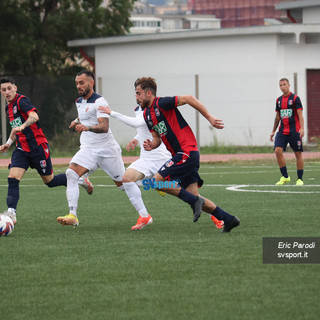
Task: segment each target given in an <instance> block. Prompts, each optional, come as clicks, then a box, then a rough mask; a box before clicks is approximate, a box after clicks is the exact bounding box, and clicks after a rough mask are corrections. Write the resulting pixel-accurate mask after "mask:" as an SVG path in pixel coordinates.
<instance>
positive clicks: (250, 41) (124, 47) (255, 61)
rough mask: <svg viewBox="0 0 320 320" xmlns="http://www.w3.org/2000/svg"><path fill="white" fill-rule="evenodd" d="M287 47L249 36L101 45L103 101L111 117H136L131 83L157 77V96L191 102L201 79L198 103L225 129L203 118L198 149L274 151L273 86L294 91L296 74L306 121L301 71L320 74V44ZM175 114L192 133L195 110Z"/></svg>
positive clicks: (271, 37) (267, 36)
mask: <svg viewBox="0 0 320 320" xmlns="http://www.w3.org/2000/svg"><path fill="white" fill-rule="evenodd" d="M294 36H295V35H294ZM294 36H293V38H294ZM301 37H303V36H301ZM289 38H291V36H289ZM284 39H285V38H283V37H280V35H279V34H277V33H274V34H273V33H257V34H254V33H253V34H250V35H248V34H234V35H232V34H229V35H228V36H215V37H210V36H208V37H201V38H188V37H186V38H179V39H166V38H161V39H160V40H158V41H144V42H138V41H135V42H132V41H131V42H124V43H116V42H115V43H112V44H108V45H98V46H96V47H95V56H96V76H97V78H101V79H102V93H103V95H105V97H106V98H107V100H108V102H109V103H110V106H111V109H112V108H114V109H115V110H117V111H119V112H121V113H125V114H127V115H130V114H132V115H133V108H134V107H135V105H136V103H135V96H134V87H133V83H134V81H135V80H136V79H137V78H138V77H142V76H152V77H154V78H155V79H156V80H157V83H158V96H170V95H185V94H192V95H195V75H196V74H198V75H199V85H200V86H199V98H200V100H201V101H202V102H203V103H204V104H205V106H206V107H207V108H208V110H209V111H210V112H211V113H212V114H213V115H215V116H216V117H218V118H221V119H222V120H223V121H224V123H225V129H223V130H217V129H213V128H210V126H209V123H208V122H207V120H205V119H204V118H203V117H202V116H201V117H200V144H201V145H210V144H213V143H218V144H220V145H230V144H232V145H270V146H271V145H272V143H271V142H270V141H269V136H270V132H271V130H272V126H273V120H274V116H275V111H274V109H275V99H276V98H277V97H278V96H280V95H281V91H280V89H279V88H278V80H279V79H280V78H281V77H287V78H289V80H290V81H291V83H292V86H291V88H292V90H293V88H294V85H293V79H294V78H293V75H294V73H297V79H298V82H297V89H298V94H299V95H300V97H301V99H302V103H303V105H304V107H305V110H304V112H305V115H306V111H307V105H306V69H308V68H314V69H320V59H319V56H320V44H319V43H316V44H305V43H304V41H303V39H302V40H301V41H300V40H299V39H298V40H299V41H300V42H299V41H298V43H293V42H292V41H291V43H289V44H285V43H284V42H286V41H284ZM289 42H290V41H289ZM180 110H181V111H182V113H183V115H184V116H185V117H186V119H187V121H188V122H189V124H190V125H191V127H192V129H193V130H194V132H195V125H196V124H195V111H194V109H192V108H191V107H189V106H182V107H180ZM111 127H112V131H113V132H114V135H115V136H116V139H117V140H118V141H119V143H120V144H122V145H124V144H125V143H126V142H128V141H129V139H131V138H132V137H133V135H134V133H135V130H133V129H130V128H128V127H126V126H125V125H122V124H120V123H119V122H117V120H112V121H111Z"/></svg>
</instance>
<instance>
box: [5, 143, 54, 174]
mask: <svg viewBox="0 0 320 320" xmlns="http://www.w3.org/2000/svg"><path fill="white" fill-rule="evenodd" d="M29 167H30V168H32V169H36V170H37V171H38V173H39V174H40V176H49V175H51V173H52V172H53V170H52V163H51V158H50V150H49V145H48V144H47V143H43V144H41V145H39V146H37V148H35V149H33V150H32V151H31V152H26V151H23V150H22V149H18V148H16V149H14V151H13V152H12V156H11V164H10V165H9V169H10V168H23V169H25V170H28V168H29Z"/></svg>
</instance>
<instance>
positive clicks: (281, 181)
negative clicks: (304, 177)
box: [276, 176, 291, 186]
mask: <svg viewBox="0 0 320 320" xmlns="http://www.w3.org/2000/svg"><path fill="white" fill-rule="evenodd" d="M290 181H291V179H290V177H288V178H285V177H284V176H282V177H281V178H280V180H279V181H278V182H277V183H276V185H277V186H282V185H283V184H285V183H288V182H290Z"/></svg>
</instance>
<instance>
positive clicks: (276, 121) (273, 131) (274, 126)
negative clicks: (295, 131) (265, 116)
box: [270, 112, 280, 141]
mask: <svg viewBox="0 0 320 320" xmlns="http://www.w3.org/2000/svg"><path fill="white" fill-rule="evenodd" d="M279 123H280V114H279V113H278V112H277V113H276V117H275V118H274V123H273V129H272V132H271V134H270V141H273V137H274V135H275V133H276V130H277V128H278V125H279Z"/></svg>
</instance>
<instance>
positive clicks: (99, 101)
mask: <svg viewBox="0 0 320 320" xmlns="http://www.w3.org/2000/svg"><path fill="white" fill-rule="evenodd" d="M75 81H76V86H77V89H78V93H79V95H80V98H78V99H77V100H76V106H77V110H78V117H77V118H76V119H75V120H74V121H72V122H71V125H70V127H69V128H74V129H75V130H76V131H77V132H79V133H81V135H80V150H79V151H78V152H77V153H76V154H75V155H74V156H73V158H72V159H71V161H70V163H69V168H68V169H67V171H66V176H67V191H66V195H67V200H68V205H69V214H67V215H66V216H63V217H58V218H57V221H58V222H59V223H60V224H62V225H72V226H77V225H79V219H78V217H77V209H78V200H79V186H78V179H79V177H81V176H82V175H84V174H86V173H87V172H89V174H91V173H92V172H94V171H95V170H97V169H98V167H100V168H101V169H102V170H103V171H105V172H106V173H107V174H108V175H109V176H110V177H111V179H112V180H113V181H114V183H115V184H116V186H117V187H118V188H120V189H123V186H122V176H123V174H124V172H125V167H124V164H123V161H122V157H121V148H120V146H119V144H118V143H117V141H116V140H115V139H114V137H113V134H112V132H111V129H110V128H109V115H107V114H106V113H102V112H101V111H100V110H98V109H99V107H100V106H104V107H107V106H108V102H107V101H106V100H105V99H104V98H103V97H102V96H100V95H98V94H97V93H95V92H94V90H93V87H94V75H93V73H92V72H91V71H88V70H83V71H81V72H79V73H78V74H77V76H76V79H75Z"/></svg>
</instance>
